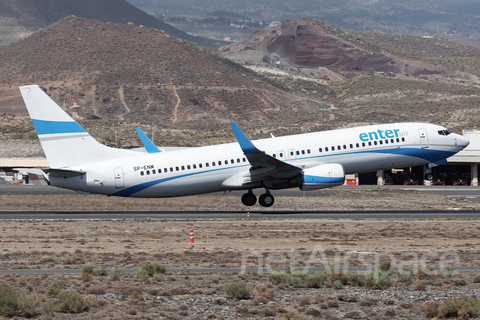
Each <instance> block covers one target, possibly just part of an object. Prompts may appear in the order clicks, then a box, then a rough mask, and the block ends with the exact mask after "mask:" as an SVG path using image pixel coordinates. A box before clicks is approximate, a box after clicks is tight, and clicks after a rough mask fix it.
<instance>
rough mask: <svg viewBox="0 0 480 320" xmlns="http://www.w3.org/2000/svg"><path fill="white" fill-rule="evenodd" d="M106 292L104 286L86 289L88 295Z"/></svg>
mask: <svg viewBox="0 0 480 320" xmlns="http://www.w3.org/2000/svg"><path fill="white" fill-rule="evenodd" d="M105 292H107V287H105V286H94V287H90V288H88V289H87V293H89V294H105Z"/></svg>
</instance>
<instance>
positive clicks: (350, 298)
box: [337, 294, 360, 302]
mask: <svg viewBox="0 0 480 320" xmlns="http://www.w3.org/2000/svg"><path fill="white" fill-rule="evenodd" d="M337 299H338V300H340V301H344V302H358V301H359V300H360V298H359V297H358V296H356V295H353V294H339V295H337Z"/></svg>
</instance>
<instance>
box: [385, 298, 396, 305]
mask: <svg viewBox="0 0 480 320" xmlns="http://www.w3.org/2000/svg"><path fill="white" fill-rule="evenodd" d="M382 302H383V304H385V305H387V306H391V305H393V304H395V299H394V298H392V297H388V298H383V300H382Z"/></svg>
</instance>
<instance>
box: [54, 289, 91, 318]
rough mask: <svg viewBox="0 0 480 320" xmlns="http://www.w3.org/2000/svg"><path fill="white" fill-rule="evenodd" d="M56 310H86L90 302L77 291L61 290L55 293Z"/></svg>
mask: <svg viewBox="0 0 480 320" xmlns="http://www.w3.org/2000/svg"><path fill="white" fill-rule="evenodd" d="M57 298H58V303H57V311H59V312H64V313H81V312H84V311H86V310H88V308H89V306H90V303H89V302H88V300H86V299H85V298H83V297H82V296H81V295H80V294H79V293H77V292H61V293H59V294H58V295H57Z"/></svg>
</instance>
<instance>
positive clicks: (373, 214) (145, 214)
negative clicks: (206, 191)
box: [0, 185, 480, 220]
mask: <svg viewBox="0 0 480 320" xmlns="http://www.w3.org/2000/svg"><path fill="white" fill-rule="evenodd" d="M338 188H345V189H352V188H366V189H371V188H381V189H383V188H385V189H387V188H388V189H400V190H416V191H422V192H431V193H435V194H440V195H444V196H447V197H454V198H463V199H466V200H468V201H475V202H480V187H470V186H371V185H363V186H340V187H338ZM257 193H261V191H257ZM6 194H9V195H62V194H65V195H67V194H77V193H76V192H75V191H71V190H66V189H61V188H56V187H51V186H47V185H0V195H6ZM231 194H233V195H236V196H239V197H240V196H241V195H242V194H243V192H242V191H234V192H232V193H231ZM274 194H275V195H276V196H298V197H302V196H306V197H325V196H328V195H329V193H328V191H327V192H325V190H324V192H321V193H320V192H315V191H310V192H302V191H297V190H275V191H274ZM214 195H218V196H219V197H220V196H222V195H223V193H221V192H219V193H215V194H214ZM239 217H240V218H252V219H253V218H257V219H258V218H313V219H340V218H342V219H402V218H480V211H478V210H429V211H426V210H401V211H399V210H381V211H374V210H371V211H368V210H367V211H336V210H332V211H299V210H295V211H293V210H275V211H262V210H247V209H246V210H243V211H0V220H1V219H38V220H40V219H144V218H150V219H228V218H239Z"/></svg>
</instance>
